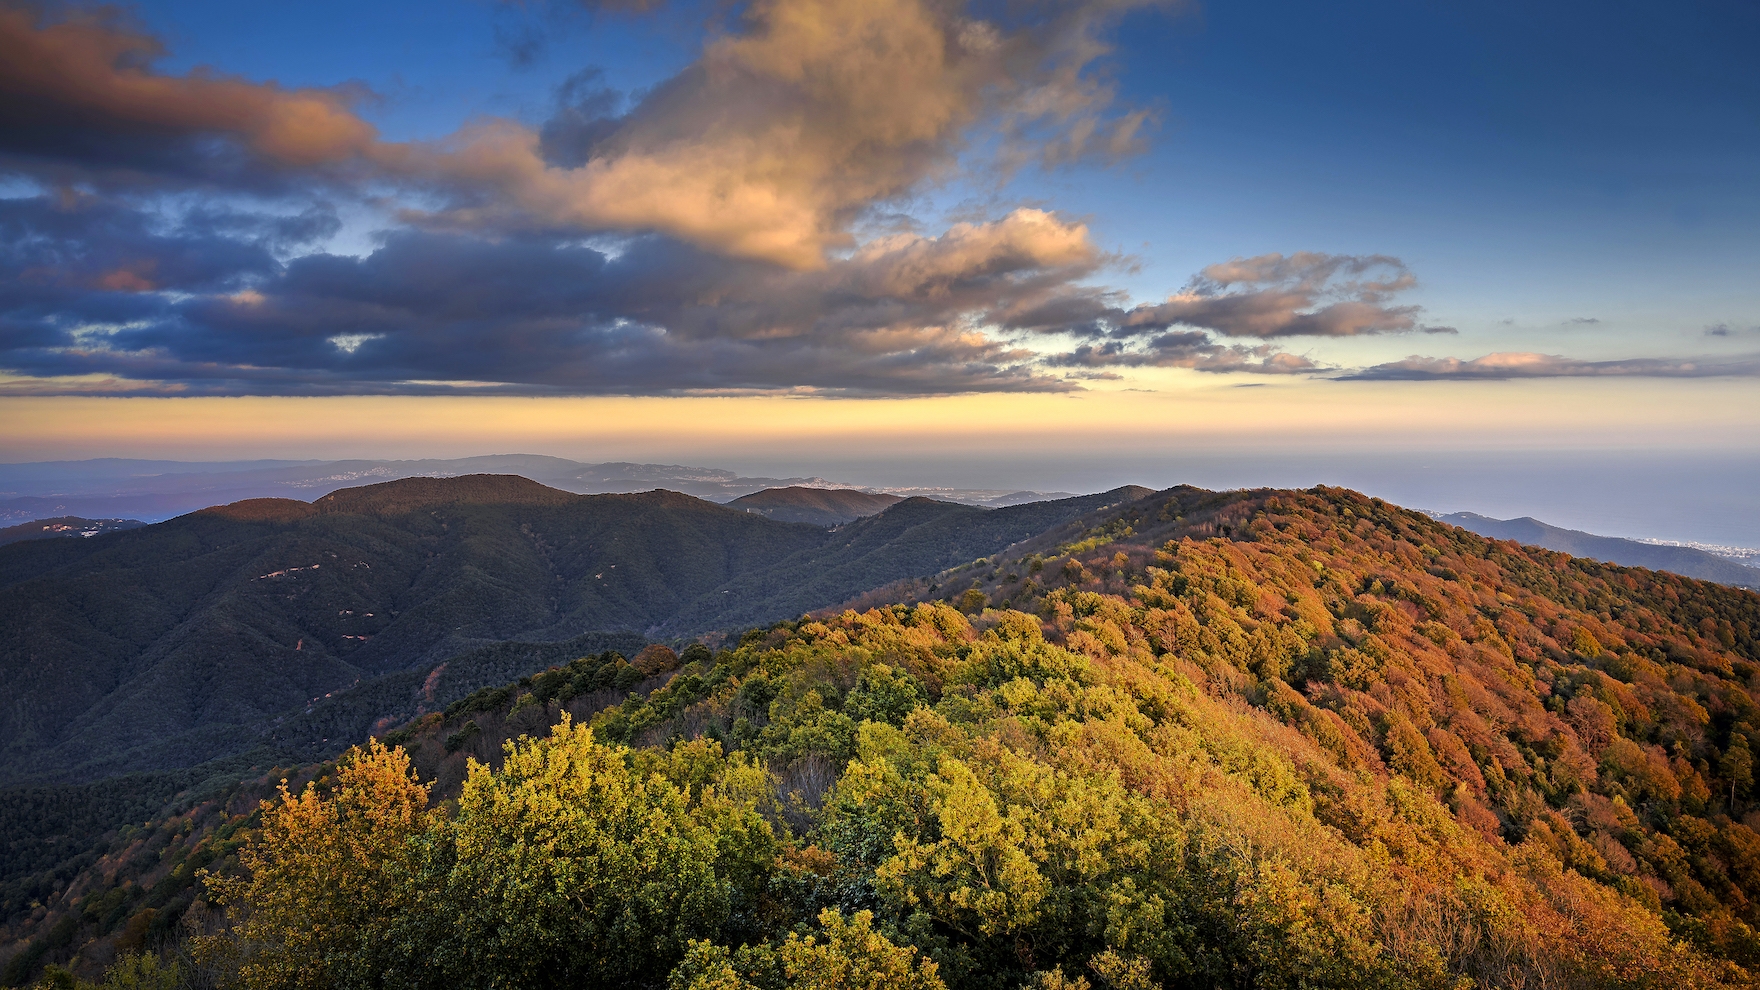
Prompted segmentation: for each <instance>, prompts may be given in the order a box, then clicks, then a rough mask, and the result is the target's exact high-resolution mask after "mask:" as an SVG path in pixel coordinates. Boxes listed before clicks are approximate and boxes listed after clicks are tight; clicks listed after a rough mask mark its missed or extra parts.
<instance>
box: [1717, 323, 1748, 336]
mask: <svg viewBox="0 0 1760 990" xmlns="http://www.w3.org/2000/svg"><path fill="white" fill-rule="evenodd" d="M1749 334H1760V326H1753V327H1732V326H1730V325H1729V324H1728V323H1713V324H1712V325H1710V326H1708V327H1706V328H1705V336H1707V337H1740V336H1746V335H1749Z"/></svg>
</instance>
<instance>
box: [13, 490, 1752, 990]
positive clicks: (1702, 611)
mask: <svg viewBox="0 0 1760 990" xmlns="http://www.w3.org/2000/svg"><path fill="white" fill-rule="evenodd" d="M897 588H898V590H899V592H900V594H901V595H904V596H905V597H906V598H908V599H909V600H900V601H898V602H896V603H895V604H891V605H888V606H886V607H877V608H871V609H867V610H865V611H853V610H852V611H846V612H836V613H822V614H818V615H816V616H809V617H806V618H803V619H801V620H798V621H791V622H787V623H783V624H780V625H772V626H770V627H768V628H760V629H757V630H754V631H753V632H750V633H748V634H746V635H745V636H744V637H743V638H742V639H741V640H740V641H739V643H738V644H737V645H736V646H735V647H734V648H732V649H726V650H722V651H720V652H712V651H710V650H709V649H706V648H703V647H701V646H695V647H692V648H691V649H689V650H686V651H685V652H684V654H683V655H682V656H679V657H677V658H671V657H670V656H669V655H667V654H662V653H660V652H659V651H658V650H657V649H656V650H655V651H652V652H649V653H647V654H646V658H645V659H644V660H643V663H642V664H641V665H637V664H630V665H629V666H630V667H631V668H632V669H635V668H638V667H640V669H635V672H633V673H630V674H628V675H622V674H620V673H619V671H620V670H622V669H623V668H622V667H620V666H619V665H618V663H617V662H615V661H613V660H610V659H607V658H603V657H599V658H592V659H583V660H581V661H579V662H575V663H571V664H566V665H559V666H558V667H557V668H555V669H554V670H552V671H550V672H548V673H545V674H542V675H539V676H537V677H532V678H528V679H526V680H524V681H521V682H519V683H516V684H511V685H509V686H508V687H507V688H506V689H504V690H500V691H485V692H481V693H479V694H478V695H475V696H473V697H472V698H471V699H467V700H466V701H463V702H460V703H459V704H457V705H456V706H454V707H452V708H450V709H449V710H448V711H446V712H439V713H434V714H432V715H428V716H425V717H424V718H423V719H421V720H419V721H418V722H416V723H414V724H411V725H409V726H407V727H405V728H403V729H401V730H398V731H397V732H394V733H391V734H389V735H388V737H387V741H388V742H389V743H391V744H392V748H390V749H385V748H381V747H379V746H377V745H375V746H372V747H368V748H366V749H362V750H358V751H356V752H354V753H352V754H351V755H350V756H349V757H348V758H346V759H345V760H343V761H342V762H341V764H340V765H327V766H323V767H315V768H311V769H309V770H305V771H302V772H300V773H296V774H292V775H290V776H291V777H292V783H291V786H290V789H289V790H288V791H287V792H285V793H284V794H282V795H279V796H271V797H270V800H269V802H268V803H267V804H265V805H263V806H262V809H261V810H260V811H255V812H253V811H252V809H251V808H250V807H248V805H249V801H248V795H247V794H245V793H244V792H240V793H239V795H237V796H236V797H234V798H233V799H232V800H231V803H227V802H225V801H218V800H216V801H210V802H209V803H207V804H204V805H201V806H199V807H196V806H192V807H190V808H187V809H184V810H183V811H182V812H181V814H182V817H181V818H178V819H177V820H176V822H175V824H171V825H169V826H159V828H160V831H157V832H153V833H152V834H153V835H165V832H166V830H167V828H168V829H169V833H170V834H169V835H165V837H164V838H163V839H155V840H153V841H154V842H163V845H162V850H163V851H161V852H157V853H155V854H154V857H155V858H154V859H153V862H156V863H168V862H176V863H182V864H186V865H187V864H190V863H199V865H201V866H203V867H205V868H206V870H207V871H208V872H207V874H206V876H207V879H206V880H205V881H203V886H201V887H200V888H196V887H194V886H193V884H194V883H195V881H196V879H197V876H196V870H195V868H194V867H193V866H190V867H189V868H188V869H185V870H184V872H185V876H186V878H187V879H186V880H185V881H184V882H185V883H188V884H192V886H191V887H190V888H189V889H190V891H191V893H190V894H189V895H188V896H189V900H187V902H186V903H185V905H184V906H183V907H182V908H180V910H179V911H178V919H177V921H176V924H175V926H172V925H171V924H170V923H169V922H164V923H161V922H160V920H159V919H160V918H161V917H162V916H161V915H158V914H154V915H152V916H150V917H147V921H145V922H141V921H139V919H140V918H142V917H144V915H142V914H141V913H140V912H142V911H144V910H146V909H145V908H143V907H140V906H139V905H141V904H143V903H144V901H143V900H142V899H141V898H142V889H143V888H142V886H141V885H140V884H138V883H137V885H136V887H135V888H125V887H119V886H116V885H115V884H114V883H113V882H111V881H109V880H106V879H105V877H106V876H115V875H121V874H120V873H119V872H117V871H116V870H114V869H112V872H111V873H110V874H107V873H106V872H105V871H106V869H111V868H110V867H106V866H94V867H92V868H90V869H88V870H86V871H85V872H83V873H82V874H80V876H79V878H77V879H76V880H74V881H73V882H72V883H71V884H70V885H69V886H68V887H66V888H64V889H63V891H62V892H61V893H59V894H54V895H51V896H50V897H49V898H48V899H46V900H45V901H44V906H43V907H42V908H38V909H34V910H33V911H32V912H31V915H30V916H29V917H26V918H24V919H20V920H15V921H14V922H12V924H13V926H14V927H13V928H12V931H13V933H14V934H15V935H21V936H26V937H27V938H29V939H31V940H30V941H23V942H18V943H15V946H31V947H35V946H39V945H48V944H50V943H51V942H53V940H54V939H55V938H57V937H59V938H60V939H61V941H59V942H54V944H55V945H59V946H61V948H59V949H44V950H43V951H42V952H40V953H39V954H38V955H37V957H36V961H38V962H42V961H57V957H56V953H57V952H59V953H61V957H60V958H68V953H71V952H72V951H73V947H76V946H80V945H84V946H85V949H84V952H83V954H82V955H81V956H79V957H78V958H79V961H78V963H77V965H78V966H79V967H80V968H81V970H82V972H84V973H86V974H88V977H91V976H95V975H96V974H97V973H98V972H99V971H101V970H102V969H103V968H104V966H105V965H106V964H107V962H108V961H109V954H110V953H113V952H114V951H115V950H116V949H117V948H119V947H121V948H133V947H147V948H152V946H151V945H149V944H148V943H147V941H146V940H145V938H144V937H143V938H139V939H132V940H131V937H130V936H129V934H128V933H129V932H131V931H134V930H136V929H141V930H143V931H144V930H147V929H150V928H151V927H152V926H153V925H155V924H158V925H159V926H160V927H159V929H158V931H159V932H160V933H161V934H162V935H163V936H164V938H162V940H161V942H160V943H159V944H160V946H161V947H162V948H163V949H164V950H165V951H164V954H163V955H162V956H152V957H149V958H148V959H147V961H144V962H143V961H140V960H131V961H130V962H129V963H128V964H129V965H131V966H134V967H136V968H137V969H140V970H143V971H144V970H146V969H151V968H153V967H155V966H157V965H159V964H158V963H155V962H153V961H152V960H153V959H160V958H162V959H164V960H166V961H167V963H166V964H171V963H172V962H175V964H176V965H178V966H179V967H181V968H180V970H179V975H178V977H177V979H178V980H182V981H185V982H188V981H192V980H200V981H215V980H218V981H221V982H225V981H227V980H239V981H241V982H242V985H244V986H250V987H270V986H291V985H302V986H335V987H353V986H389V985H398V986H435V987H455V986H504V987H543V986H589V987H591V986H655V987H659V986H668V987H671V988H677V990H687V988H688V990H709V988H719V990H733V988H744V987H756V988H780V987H785V986H790V987H821V986H824V987H831V986H839V987H842V986H856V987H916V988H939V987H954V988H960V987H971V988H990V987H996V988H1015V987H1039V988H1049V987H1080V986H1087V987H1091V988H1099V987H1119V988H1126V987H1129V988H1146V987H1156V986H1162V987H1192V988H1198V987H1205V988H1208V987H1242V988H1244V987H1437V988H1444V987H1446V988H1465V987H1511V988H1514V987H1523V988H1527V987H1737V986H1751V985H1753V984H1754V973H1755V972H1756V971H1760V970H1757V967H1760V939H1757V938H1756V935H1755V926H1756V925H1757V924H1760V836H1757V835H1756V833H1755V826H1756V825H1757V824H1760V793H1756V791H1755V780H1754V766H1753V749H1754V747H1755V746H1756V745H1757V744H1760V705H1757V704H1756V699H1755V696H1754V690H1755V689H1756V688H1757V687H1760V681H1757V680H1756V675H1760V644H1757V643H1756V640H1755V632H1756V630H1757V629H1760V596H1756V595H1755V594H1753V593H1750V592H1744V591H1739V590H1735V589H1730V588H1725V587H1721V586H1718V585H1713V584H1707V583H1702V582H1697V581H1693V580H1690V579H1685V578H1679V577H1676V576H1673V575H1669V574H1659V573H1655V572H1650V571H1644V570H1638V569H1627V568H1621V567H1616V566H1610V565H1603V564H1599V563H1595V562H1592V561H1583V560H1576V559H1572V558H1568V557H1565V556H1563V555H1561V554H1554V553H1550V552H1547V551H1543V550H1535V549H1525V548H1522V547H1520V546H1518V545H1515V544H1512V543H1499V542H1495V541H1491V540H1487V539H1485V538H1482V537H1479V536H1477V535H1474V534H1472V533H1469V532H1466V531H1464V530H1460V529H1456V528H1453V527H1450V526H1447V525H1444V524H1441V523H1438V522H1436V521H1434V520H1431V519H1429V518H1428V517H1425V516H1422V515H1420V514H1417V513H1412V512H1407V511H1404V510H1401V509H1398V508H1395V507H1393V506H1389V505H1386V504H1383V503H1381V502H1379V501H1378V500H1372V499H1367V498H1364V497H1362V496H1359V495H1356V494H1355V493H1351V492H1346V491H1341V490H1336V489H1316V490H1313V491H1308V492H1237V493H1210V492H1202V491H1198V490H1195V489H1175V490H1171V491H1168V492H1162V493H1155V494H1152V495H1148V496H1146V497H1142V498H1138V499H1134V500H1132V501H1129V502H1127V503H1125V504H1123V505H1119V506H1117V507H1115V508H1114V509H1112V510H1110V511H1107V512H1103V513H1096V514H1094V515H1090V516H1087V517H1084V518H1083V520H1082V521H1081V522H1080V523H1079V524H1078V525H1077V526H1076V527H1074V528H1073V529H1072V528H1070V527H1067V526H1066V527H1064V528H1063V529H1062V530H1061V531H1057V532H1052V533H1047V534H1045V535H1042V536H1040V537H1037V538H1035V539H1033V540H1030V541H1028V542H1027V543H1025V544H1023V545H1021V546H1018V547H1016V548H1015V549H1013V550H1011V551H1010V552H1009V553H1007V554H1004V555H1001V556H998V557H986V558H985V559H982V560H978V561H976V562H973V563H970V564H966V565H963V566H960V567H957V568H954V569H952V570H949V571H945V572H942V573H940V574H938V575H936V576H935V577H934V578H933V579H932V580H930V581H924V582H917V583H915V585H911V586H906V585H899V586H897ZM931 588H932V589H933V590H931ZM674 665H677V669H676V670H675V671H673V672H671V673H668V668H671V667H673V666H674ZM644 669H645V670H653V671H654V672H655V673H654V674H653V675H652V676H651V677H650V678H649V680H648V681H647V683H646V684H637V685H635V687H634V691H633V693H631V694H629V695H628V696H627V697H626V698H625V699H624V700H623V701H621V702H620V703H619V702H618V701H617V697H618V693H619V691H620V689H619V687H618V678H619V677H620V676H621V677H625V679H626V680H629V679H633V678H635V677H637V676H639V675H641V670H644ZM649 685H651V686H652V689H649ZM507 737H513V740H514V741H513V742H512V743H511V744H510V745H509V746H508V747H507V748H505V749H503V748H502V747H501V746H500V745H499V741H500V740H501V739H502V738H507ZM411 761H413V767H412V763H411ZM308 780H309V781H311V783H310V785H309V786H303V785H305V783H306V781H308ZM259 786H264V785H259ZM136 838H137V839H138V837H136ZM131 841H132V840H131V839H129V838H124V837H120V836H119V837H118V838H117V840H116V846H115V851H113V852H111V853H110V854H109V856H110V857H111V860H112V861H113V862H116V863H122V862H141V861H142V858H143V855H144V854H143V853H142V852H141V851H138V850H139V849H146V850H152V849H153V848H154V846H153V845H152V844H150V843H149V844H148V845H146V846H140V847H136V846H133V845H131V844H130V843H131ZM176 869H184V867H182V866H179V867H175V868H172V869H169V870H168V872H167V873H166V874H165V875H170V873H172V872H175V871H176ZM147 877H148V878H150V877H151V874H148V875H147ZM118 890H121V891H122V893H116V891H118ZM112 901H113V902H114V904H112ZM57 912H60V913H59V914H58V913H57ZM131 912H132V913H131ZM56 919H59V920H56ZM106 924H108V925H110V927H109V928H108V929H106V928H104V925H106ZM44 926H49V930H44ZM57 926H58V927H57ZM56 931H60V932H61V933H62V934H61V935H60V936H57V935H56V934H55V932H56ZM101 931H107V932H109V934H105V935H103V937H102V938H99V939H97V940H96V941H93V940H92V939H93V938H94V937H95V936H96V934H97V933H99V932H101ZM27 951H35V949H34V948H32V949H29V950H27Z"/></svg>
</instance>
